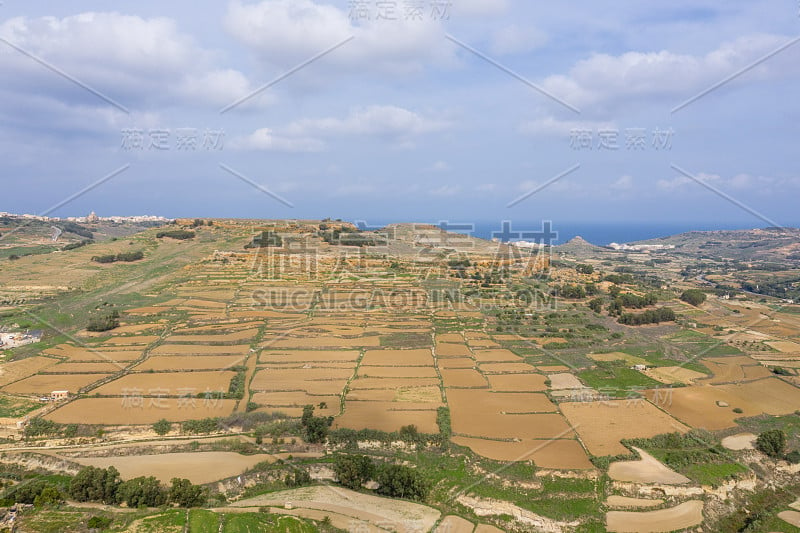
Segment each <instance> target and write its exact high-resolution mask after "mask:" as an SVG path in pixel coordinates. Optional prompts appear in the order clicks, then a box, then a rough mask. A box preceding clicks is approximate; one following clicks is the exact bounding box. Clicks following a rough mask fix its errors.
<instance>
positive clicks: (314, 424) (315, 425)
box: [305, 416, 330, 443]
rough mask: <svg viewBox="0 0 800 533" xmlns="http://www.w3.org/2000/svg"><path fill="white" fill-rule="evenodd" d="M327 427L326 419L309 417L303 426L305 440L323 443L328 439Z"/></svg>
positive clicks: (328, 425)
mask: <svg viewBox="0 0 800 533" xmlns="http://www.w3.org/2000/svg"><path fill="white" fill-rule="evenodd" d="M329 427H330V424H329V423H328V419H326V418H323V417H320V416H313V417H311V419H310V420H309V421H308V424H307V425H306V426H305V430H306V431H305V433H306V435H305V436H306V440H307V441H308V442H311V443H321V442H325V439H326V438H328V428H329Z"/></svg>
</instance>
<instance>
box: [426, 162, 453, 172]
mask: <svg viewBox="0 0 800 533" xmlns="http://www.w3.org/2000/svg"><path fill="white" fill-rule="evenodd" d="M425 170H426V171H427V172H449V171H450V170H451V169H450V165H449V164H447V162H446V161H436V162H435V163H434V164H432V165H431V166H429V167H427V168H426V169H425Z"/></svg>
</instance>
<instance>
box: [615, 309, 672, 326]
mask: <svg viewBox="0 0 800 533" xmlns="http://www.w3.org/2000/svg"><path fill="white" fill-rule="evenodd" d="M673 320H675V311H673V310H672V309H670V308H668V307H660V308H658V309H648V310H647V311H645V312H644V313H639V314H634V313H625V314H624V315H622V316H620V317H619V319H617V322H619V323H620V324H625V325H626V326H641V325H643V324H658V323H661V322H672V321H673Z"/></svg>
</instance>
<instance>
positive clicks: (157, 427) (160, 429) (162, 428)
mask: <svg viewBox="0 0 800 533" xmlns="http://www.w3.org/2000/svg"><path fill="white" fill-rule="evenodd" d="M171 429H172V424H171V423H170V421H169V420H167V419H166V418H162V419H161V420H159V421H158V422H156V423H155V424H153V431H155V432H156V433H158V434H159V435H166V434H167V433H169V432H170V430H171Z"/></svg>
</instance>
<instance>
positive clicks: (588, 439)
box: [561, 400, 689, 456]
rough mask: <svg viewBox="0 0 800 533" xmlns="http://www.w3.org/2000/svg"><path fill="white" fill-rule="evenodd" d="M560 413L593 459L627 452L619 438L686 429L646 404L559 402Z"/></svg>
mask: <svg viewBox="0 0 800 533" xmlns="http://www.w3.org/2000/svg"><path fill="white" fill-rule="evenodd" d="M561 411H562V412H563V413H564V416H566V417H567V419H568V420H569V422H570V424H572V426H573V427H574V428H575V430H576V431H577V432H578V435H580V438H581V441H583V444H584V445H585V446H586V449H587V450H589V453H591V454H592V455H597V456H603V455H620V454H626V453H628V449H627V448H625V446H623V445H622V444H621V443H620V440H622V439H632V438H639V437H652V436H654V435H658V434H660V433H670V432H673V431H677V432H680V433H684V432H686V431H688V430H689V428H688V427H686V426H685V425H683V424H681V423H680V422H678V421H677V420H675V419H673V418H671V417H670V416H669V415H667V414H665V413H664V412H662V411H660V410H659V409H658V408H656V407H655V406H653V404H651V403H650V402H646V401H638V402H628V401H623V400H614V401H602V402H573V403H562V404H561Z"/></svg>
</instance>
